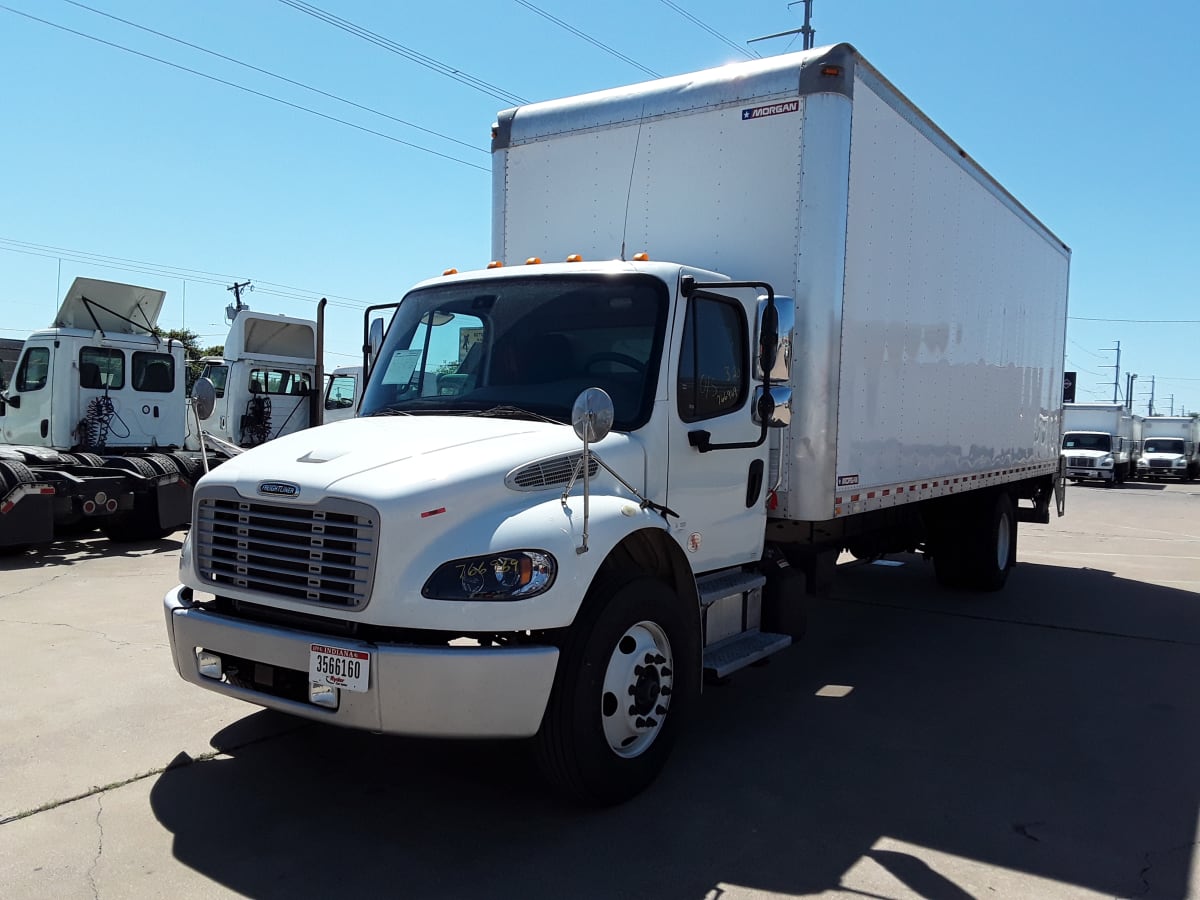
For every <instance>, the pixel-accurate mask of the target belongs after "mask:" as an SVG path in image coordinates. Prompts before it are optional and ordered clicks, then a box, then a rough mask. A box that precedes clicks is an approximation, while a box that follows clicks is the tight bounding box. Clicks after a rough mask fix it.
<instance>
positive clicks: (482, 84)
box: [279, 0, 528, 106]
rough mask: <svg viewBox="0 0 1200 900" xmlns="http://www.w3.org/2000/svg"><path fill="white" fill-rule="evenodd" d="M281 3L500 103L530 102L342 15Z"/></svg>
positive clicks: (294, 1)
mask: <svg viewBox="0 0 1200 900" xmlns="http://www.w3.org/2000/svg"><path fill="white" fill-rule="evenodd" d="M279 2H280V3H282V4H284V5H285V6H290V7H291V8H292V9H294V10H297V11H298V12H302V13H304V14H305V15H308V16H312V17H313V18H314V19H319V20H320V21H322V22H324V23H326V24H327V25H332V26H333V27H334V28H340V29H341V30H342V31H345V32H346V33H348V34H352V35H354V36H355V37H359V38H362V39H363V40H364V41H368V42H370V43H372V44H374V45H375V46H377V47H382V48H383V49H384V50H388V51H390V52H391V53H395V54H396V55H397V56H403V57H404V58H405V59H408V60H411V61H412V62H415V63H417V64H418V65H422V66H424V67H425V68H427V69H431V70H432V71H434V72H437V73H438V74H439V75H445V76H446V77H447V78H453V79H454V80H455V81H457V82H458V83H459V84H465V85H466V86H467V87H469V88H472V89H474V90H476V91H479V92H481V93H484V94H487V95H489V96H490V97H494V98H495V99H497V100H501V101H503V102H505V103H511V104H512V105H514V106H520V105H521V104H522V103H527V102H528V101H527V100H526V99H525V98H524V97H519V96H517V95H516V94H514V93H512V92H510V91H506V90H504V88H501V87H497V86H496V85H494V84H491V83H489V82H487V81H484V80H483V79H482V78H476V77H475V76H474V75H468V74H467V73H466V72H464V71H462V70H461V69H458V68H456V67H454V66H451V65H447V64H446V63H444V62H441V61H440V60H437V59H434V58H433V57H432V56H426V55H425V54H424V53H421V52H419V51H417V50H413V49H412V48H410V47H405V46H404V45H403V44H399V43H397V42H396V41H393V40H392V39H391V38H387V37H384V36H383V35H381V34H378V33H376V32H374V31H371V30H370V29H368V28H363V27H362V26H361V25H355V24H354V23H353V22H351V21H349V20H347V19H343V18H341V17H340V16H335V15H334V14H333V13H330V12H326V11H325V10H323V9H321V8H320V7H318V6H313V4H311V3H305V2H304V0H279Z"/></svg>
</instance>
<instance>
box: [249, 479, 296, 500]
mask: <svg viewBox="0 0 1200 900" xmlns="http://www.w3.org/2000/svg"><path fill="white" fill-rule="evenodd" d="M258 492H259V493H260V494H270V495H272V496H275V497H295V496H296V495H297V494H299V493H300V485H298V484H292V483H291V482H290V481H260V482H259V483H258Z"/></svg>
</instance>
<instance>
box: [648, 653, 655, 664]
mask: <svg viewBox="0 0 1200 900" xmlns="http://www.w3.org/2000/svg"><path fill="white" fill-rule="evenodd" d="M652 662H654V654H653V653H647V654H646V665H650V663H652Z"/></svg>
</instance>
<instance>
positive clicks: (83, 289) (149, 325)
mask: <svg viewBox="0 0 1200 900" xmlns="http://www.w3.org/2000/svg"><path fill="white" fill-rule="evenodd" d="M166 296H167V293H166V291H159V290H155V289H154V288H146V287H138V286H137V285H136V284H122V283H120V282H117V281H99V280H97V279H95V278H76V279H75V280H74V281H73V282H72V283H71V289H70V290H69V291H67V296H65V297H64V298H63V302H62V305H61V306H60V307H59V308H58V315H57V316H56V317H55V319H54V327H56V328H82V329H84V330H86V331H93V330H95V329H96V328H97V327H99V328H100V329H101V330H103V331H104V332H105V333H108V334H150V333H151V332H153V331H154V327H155V325H157V323H158V314H159V312H160V311H161V310H162V305H163V300H164V299H165V298H166Z"/></svg>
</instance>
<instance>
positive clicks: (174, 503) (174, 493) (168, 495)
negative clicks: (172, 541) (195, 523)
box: [154, 478, 192, 531]
mask: <svg viewBox="0 0 1200 900" xmlns="http://www.w3.org/2000/svg"><path fill="white" fill-rule="evenodd" d="M154 494H155V497H156V500H157V503H158V525H159V527H160V528H170V529H171V530H172V531H174V530H175V529H178V528H182V527H183V526H185V525H187V524H188V523H189V522H191V519H192V485H191V482H189V481H186V480H184V479H182V478H172V479H165V478H164V479H163V480H162V481H160V482H159V483H158V485H157V486H156V487H155V489H154Z"/></svg>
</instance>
